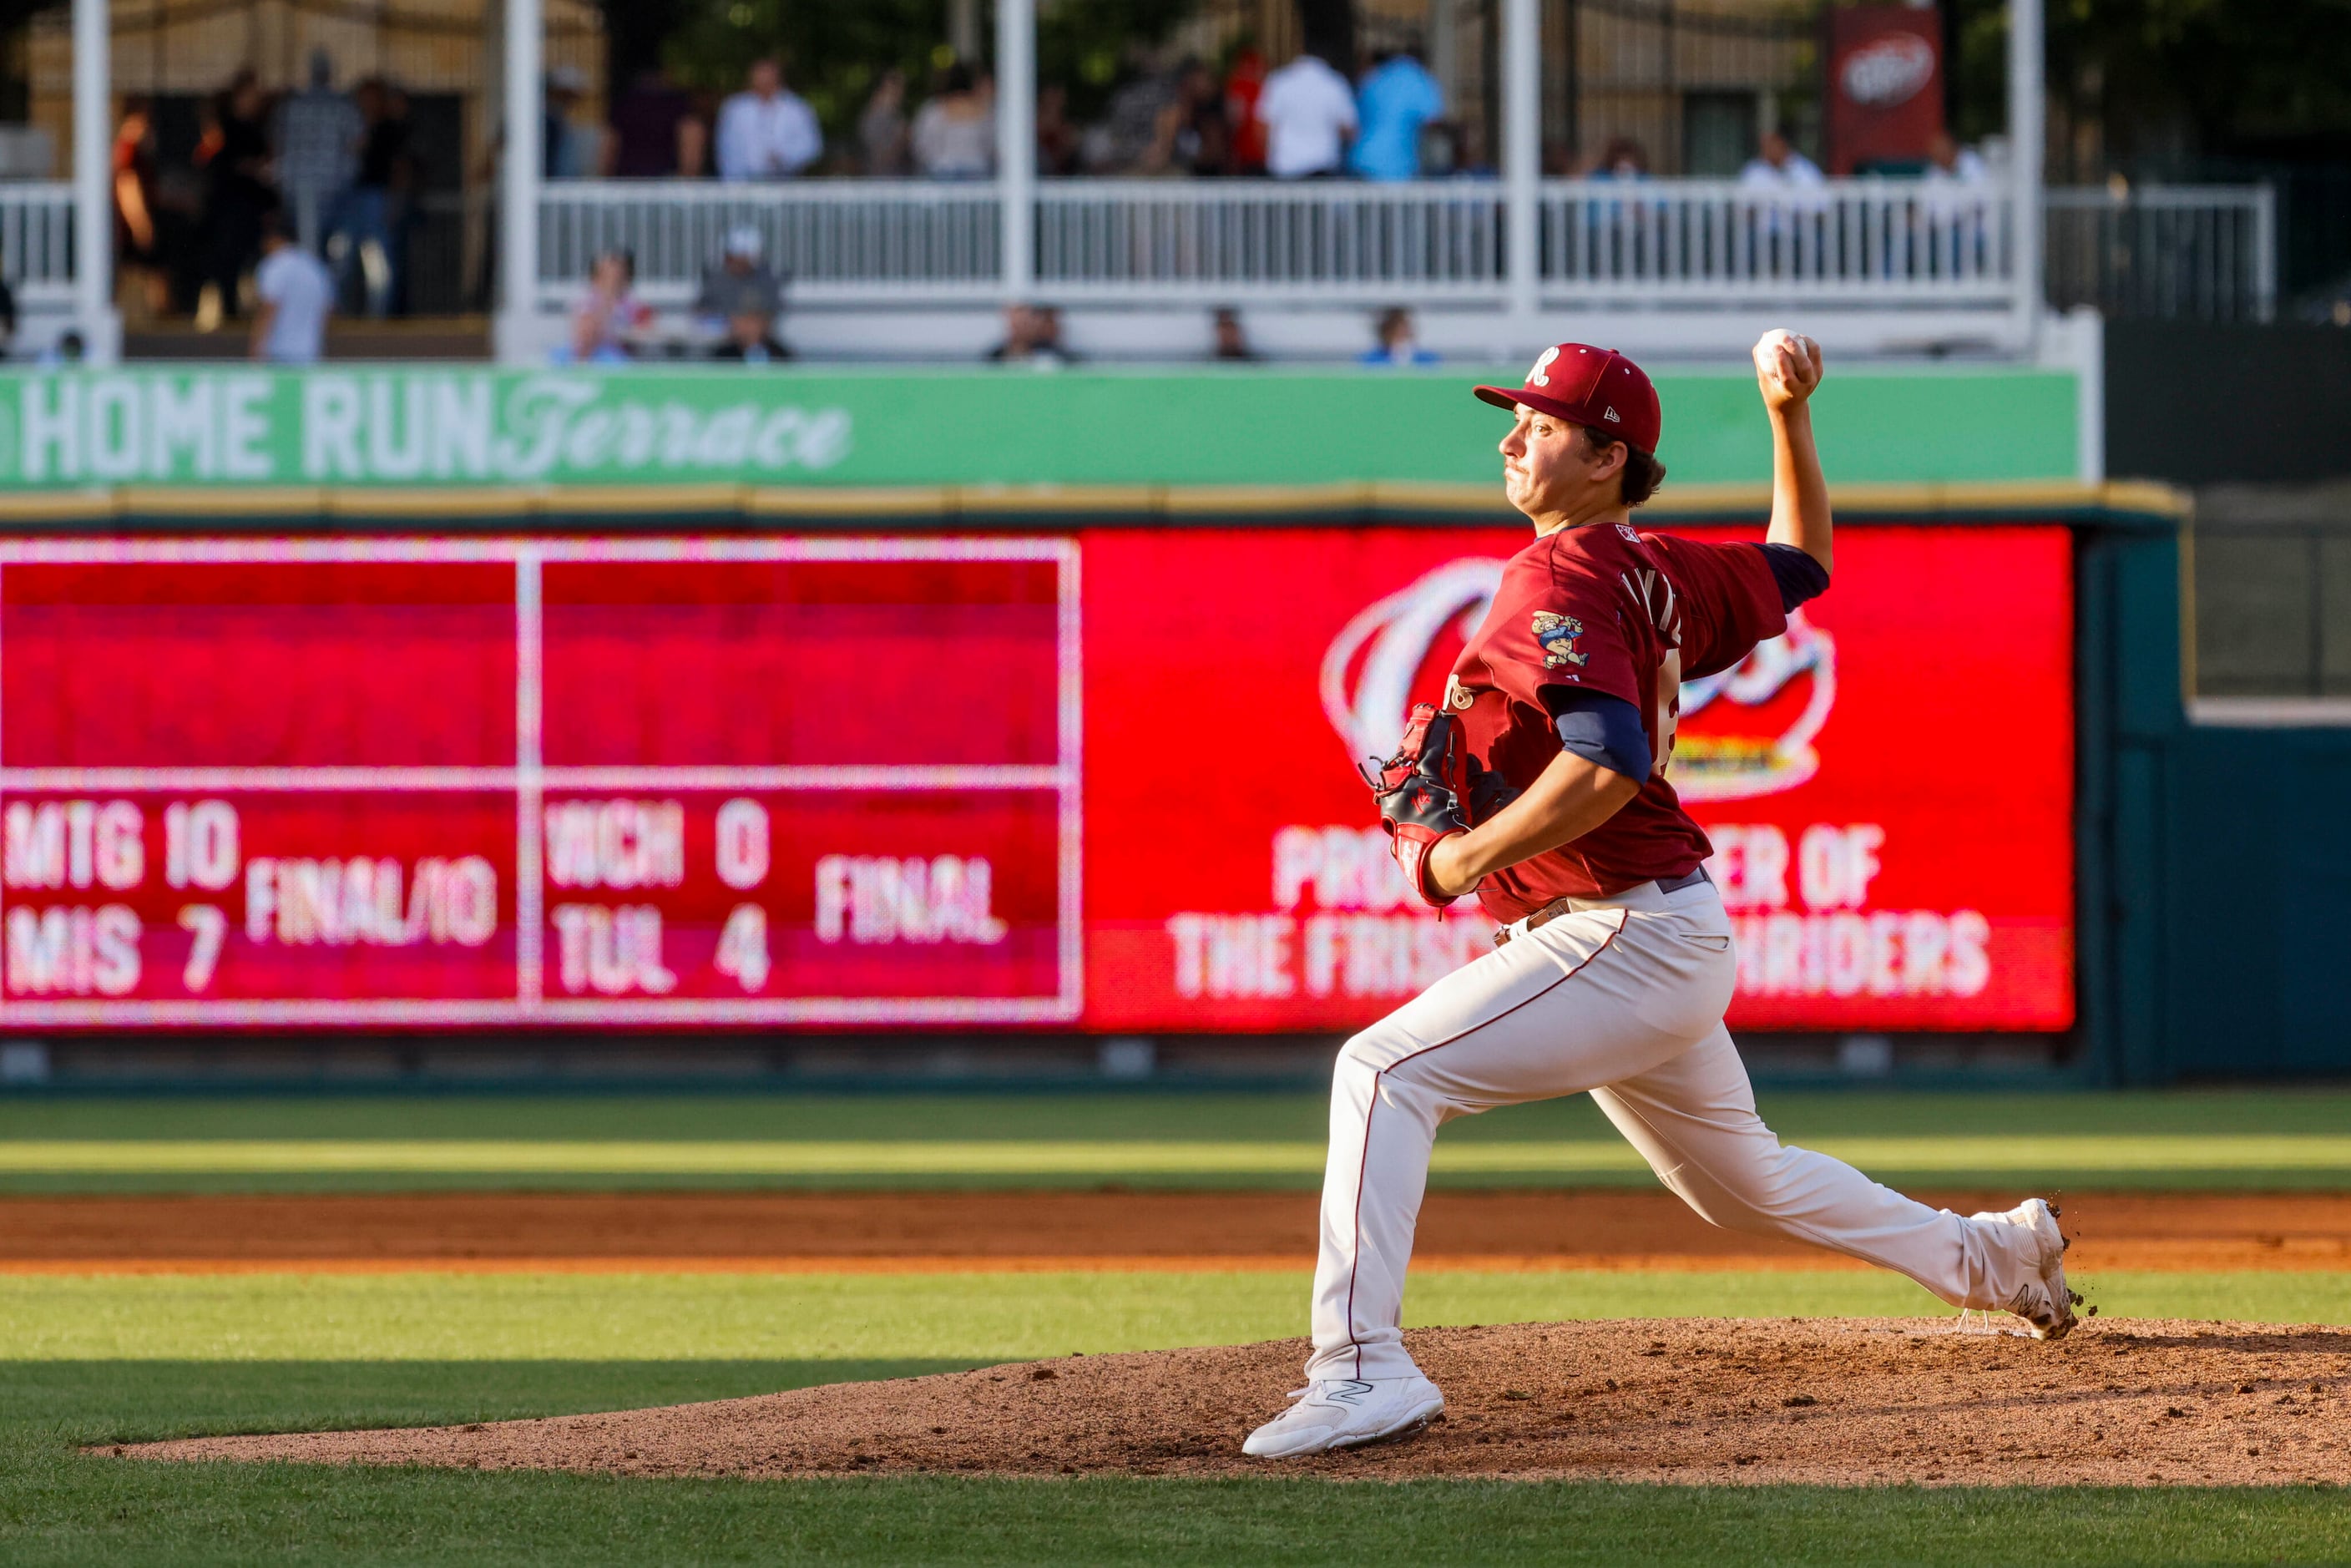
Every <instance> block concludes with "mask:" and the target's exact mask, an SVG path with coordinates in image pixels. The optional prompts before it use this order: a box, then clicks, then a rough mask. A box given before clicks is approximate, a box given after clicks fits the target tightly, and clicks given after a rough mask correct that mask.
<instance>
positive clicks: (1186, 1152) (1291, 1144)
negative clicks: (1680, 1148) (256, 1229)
mask: <svg viewBox="0 0 2351 1568" xmlns="http://www.w3.org/2000/svg"><path fill="white" fill-rule="evenodd" d="M1808 1146H1812V1147H1815V1148H1818V1149H1820V1150H1821V1151H1822V1152H1823V1153H1825V1154H1830V1155H1835V1156H1837V1157H1838V1158H1840V1159H1844V1160H1846V1161H1849V1162H1851V1163H1853V1164H1855V1165H1857V1166H1861V1167H1862V1168H1864V1169H1891V1170H1900V1171H1903V1172H1906V1173H1912V1174H1918V1173H1943V1174H1949V1175H1952V1176H1976V1175H1983V1176H2001V1175H2010V1176H2013V1175H2021V1174H2027V1173H2035V1172H2044V1171H2053V1170H2063V1171H2110V1172H2114V1173H2116V1174H2119V1175H2133V1176H2147V1175H2154V1174H2162V1175H2174V1176H2179V1177H2180V1178H2182V1180H2183V1182H2192V1181H2193V1180H2194V1179H2196V1178H2199V1177H2205V1176H2220V1175H2226V1174H2228V1173H2230V1172H2233V1171H2248V1170H2252V1171H2294V1172H2326V1171H2351V1134H2311V1133H2300V1134H2269V1135H2262V1136H2251V1135H2245V1134H2073V1135H2066V1136H2042V1137H2033V1136H2018V1137H2000V1136H1983V1135H1971V1134H1967V1135H1948V1136H1938V1135H1936V1134H1924V1133H1919V1134H1903V1135H1899V1136H1893V1137H1853V1136H1847V1137H1834V1138H1824V1139H1821V1140H1819V1141H1818V1142H1817V1143H1814V1144H1812V1145H1808ZM1324 1152H1325V1151H1324V1146H1323V1145H1322V1144H1321V1143H1316V1142H1305V1141H1279V1142H1277V1141H1266V1142H1256V1141H1212V1140H1204V1139H1186V1140H1167V1141H1152V1140H1135V1139H1129V1140H1116V1141H1113V1140H1099V1139H937V1140H913V1139H907V1140H896V1139H854V1140H827V1139H791V1140H780V1139H778V1140H750V1139H734V1140H722V1139H708V1140H692V1139H661V1140H630V1139H593V1140H588V1139H490V1138H429V1139H394V1138H219V1139H214V1138H156V1139H106V1138H23V1139H14V1140H5V1141H0V1174H5V1175H12V1176H63V1175H120V1174H155V1175H172V1174H185V1175H251V1176H270V1175H336V1174H349V1173H391V1174H398V1173H413V1174H417V1175H435V1176H533V1175H612V1176H831V1177H839V1176H942V1177H952V1176H1128V1175H1132V1176H1236V1175H1267V1176H1298V1175H1311V1174H1318V1173H1320V1172H1321V1170H1322V1165H1323V1158H1324ZM1433 1168H1434V1169H1435V1171H1436V1172H1437V1174H1439V1175H1450V1176H1468V1175H1486V1174H1494V1175H1503V1174H1526V1175H1536V1176H1542V1175H1578V1174H1584V1173H1590V1174H1594V1175H1605V1174H1613V1173H1621V1172H1631V1171H1638V1170H1640V1169H1641V1168H1642V1163H1641V1159H1640V1156H1639V1155H1636V1154H1635V1153H1634V1152H1633V1150H1632V1149H1631V1148H1630V1147H1629V1146H1628V1145H1625V1144H1624V1143H1622V1142H1619V1141H1616V1140H1614V1139H1605V1140H1602V1139H1590V1140H1586V1139H1557V1140H1508V1141H1504V1140H1496V1139H1484V1140H1468V1139H1450V1140H1447V1139H1440V1140H1439V1141H1438V1144H1437V1155H1436V1161H1435V1165H1434V1167H1433Z"/></svg>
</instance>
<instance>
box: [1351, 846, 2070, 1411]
mask: <svg viewBox="0 0 2351 1568" xmlns="http://www.w3.org/2000/svg"><path fill="white" fill-rule="evenodd" d="M1737 970H1738V964H1737V959H1736V957H1735V956H1734V955H1733V954H1732V952H1731V949H1730V922H1729V917H1728V916H1726V915H1724V913H1723V909H1722V901H1721V899H1720V898H1719V896H1718V895H1717V894H1716V892H1715V890H1714V887H1713V885H1712V884H1711V883H1697V884H1695V885H1693V886H1690V887H1686V888H1683V889H1681V890H1679V891H1678V892H1675V893H1670V894H1666V893H1660V892H1658V891H1657V886H1656V883H1643V884H1642V885H1641V886H1639V887H1637V888H1635V889H1633V890H1632V891H1631V892H1629V893H1627V894H1624V895H1622V896H1620V897H1617V898H1613V899H1596V900H1593V901H1590V902H1589V903H1583V902H1579V903H1578V904H1577V905H1576V906H1575V908H1574V910H1573V913H1571V914H1567V915H1561V916H1560V917H1558V918H1557V919H1554V920H1552V921H1551V922H1550V923H1549V924H1547V925H1542V926H1540V927H1538V928H1537V929H1536V930H1534V931H1531V932H1530V931H1526V930H1525V929H1524V928H1523V926H1521V927H1520V928H1519V929H1518V930H1517V932H1516V934H1515V935H1514V937H1513V939H1512V940H1511V941H1510V944H1509V945H1508V946H1504V947H1501V948H1499V949H1497V950H1496V951H1495V952H1493V953H1491V954H1489V955H1488V956H1485V957H1482V958H1480V959H1479V960H1478V961H1477V962H1476V963H1474V964H1471V965H1470V966H1468V967H1467V968H1464V969H1460V970H1458V971H1456V972H1455V973H1454V974H1452V975H1449V976H1447V977H1446V978H1444V979H1442V980H1440V981H1438V982H1437V984H1436V985H1434V986H1432V987H1430V988H1428V989H1427V990H1426V992H1424V993H1423V994H1422V995H1421V996H1419V997H1418V998H1415V999H1414V1000H1412V1001H1410V1002H1407V1003H1406V1004H1405V1006H1404V1007H1402V1008H1400V1009H1397V1010H1396V1011H1395V1012H1394V1013H1391V1014H1389V1015H1388V1016H1387V1017H1386V1018H1385V1019H1382V1020H1380V1022H1378V1023H1376V1024H1374V1025H1373V1026H1372V1027H1371V1028H1370V1029H1367V1030H1364V1032H1363V1033H1361V1034H1359V1035H1357V1036H1355V1038H1354V1039H1353V1040H1349V1041H1348V1042H1347V1045H1346V1048H1345V1049H1344V1050H1343V1051H1341V1052H1340V1053H1339V1063H1338V1067H1337V1069H1336V1071H1335V1072H1334V1073H1333V1075H1332V1085H1331V1151H1330V1156H1329V1164H1328V1166H1326V1167H1325V1169H1324V1172H1323V1176H1322V1255H1321V1258H1320V1260H1319V1261H1318V1262H1317V1264H1316V1267H1315V1273H1314V1314H1313V1322H1314V1354H1313V1356H1312V1357H1311V1359H1310V1360H1309V1361H1308V1363H1307V1368H1306V1372H1307V1376H1308V1377H1309V1378H1347V1377H1353V1378H1386V1377H1403V1376H1406V1375H1410V1374H1411V1373H1412V1372H1413V1370H1414V1367H1413V1363H1412V1358H1411V1357H1410V1356H1409V1355H1407V1354H1405V1348H1404V1343H1403V1337H1402V1333H1401V1328H1400V1324H1401V1321H1402V1316H1403V1311H1404V1281H1405V1267H1406V1265H1407V1264H1409V1263H1410V1262H1411V1260H1412V1236H1413V1227H1414V1224H1415V1223H1416V1221H1417V1219H1418V1218H1419V1216H1420V1200H1421V1194H1422V1192H1423V1190H1424V1189H1425V1188H1426V1186H1427V1181H1428V1157H1429V1151H1430V1149H1431V1147H1432V1146H1433V1145H1434V1144H1435V1141H1436V1137H1437V1127H1438V1125H1439V1124H1442V1123H1445V1122H1447V1121H1450V1120H1452V1119H1453V1118H1454V1117H1456V1116H1465V1115H1469V1114H1471V1113H1476V1112H1479V1111H1486V1110H1490V1109H1492V1108H1493V1107H1494V1106H1497V1105H1511V1104H1519V1103H1524V1102H1526V1101H1530V1100H1549V1099H1554V1098H1556V1097H1558V1096H1560V1095H1562V1094H1575V1093H1579V1092H1584V1091H1589V1092H1591V1094H1592V1097H1593V1099H1594V1100H1595V1101H1597V1102H1598V1103H1599V1104H1600V1108H1601V1110H1603V1111H1604V1112H1605V1113H1607V1116H1608V1119H1609V1120H1610V1121H1612V1122H1614V1124H1616V1129H1617V1131H1619V1132H1621V1133H1623V1134H1625V1137H1626V1139H1628V1140H1629V1141H1630V1142H1631V1143H1632V1145H1633V1146H1634V1147H1635V1148H1636V1149H1638V1150H1639V1151H1640V1152H1641V1155H1642V1157H1643V1158H1644V1159H1646V1160H1647V1161H1648V1162H1649V1165H1650V1166H1651V1168H1653V1169H1654V1170H1656V1173H1657V1176H1658V1179H1659V1180H1661V1181H1663V1182H1664V1183H1665V1184H1666V1186H1668V1187H1670V1188H1672V1189H1673V1191H1674V1192H1676V1193H1677V1194H1679V1195H1680V1197H1681V1198H1682V1200H1683V1201H1684V1202H1686V1203H1687V1204H1688V1205H1689V1206H1690V1207H1692V1208H1694V1209H1696V1210H1697V1211H1698V1213H1699V1214H1700V1215H1702V1216H1704V1217H1705V1218H1707V1219H1708V1220H1711V1221H1712V1222H1713V1223H1715V1224H1717V1225H1720V1226H1726V1227H1729V1228H1732V1229H1735V1230H1745V1231H1750V1232H1753V1233H1755V1234H1758V1235H1766V1236H1787V1237H1794V1238H1797V1239H1802V1240H1805V1241H1811V1242H1814V1243H1817V1244H1818V1245H1820V1246H1823V1247H1827V1248H1831V1249H1834V1250H1836V1251H1839V1252H1844V1253H1846V1254H1848V1255H1850V1256H1852V1257H1855V1258H1860V1259H1865V1260H1867V1261H1869V1262H1872V1263H1876V1264H1879V1265H1882V1266H1883V1267H1885V1268H1888V1269H1893V1270H1898V1271H1900V1272H1902V1273H1904V1274H1907V1275H1908V1276H1910V1278H1912V1279H1913V1280H1916V1281H1918V1283H1920V1284H1921V1285H1924V1286H1925V1287H1926V1288H1927V1289H1928V1290H1929V1291H1933V1292H1934V1293H1935V1294H1936V1295H1938V1296H1939V1297H1941V1298H1942V1299H1943V1300H1944V1301H1949V1302H1950V1303H1951V1304H1952V1305H1953V1306H1960V1307H1987V1308H1996V1307H1998V1306H2000V1305H2001V1303H2002V1302H2004V1301H2008V1300H2010V1299H2011V1297H2013V1295H2014V1294H2015V1292H2016V1291H2017V1289H2018V1288H2019V1287H2020V1286H2021V1285H2022V1283H2023V1281H2026V1280H2028V1279H2032V1278H2037V1277H2038V1263H2039V1259H2038V1257H2037V1244H2036V1243H2035V1242H2033V1241H2032V1239H2031V1238H2030V1237H2029V1235H2028V1234H2027V1233H2026V1232H2024V1231H2023V1230H2022V1228H2019V1227H2015V1226H2009V1225H1991V1224H1977V1223H1975V1222H1973V1221H1970V1220H1968V1219H1964V1218H1960V1217H1959V1216H1958V1215H1956V1214H1953V1213H1951V1212H1950V1211H1949V1210H1948V1209H1932V1208H1928V1207H1927V1206H1926V1205H1924V1204H1922V1203H1916V1202H1913V1201H1912V1200H1911V1199H1909V1198H1907V1197H1903V1196H1902V1195H1901V1194H1900V1193H1897V1192H1895V1191H1893V1190H1892V1189H1890V1188H1887V1187H1884V1186H1879V1185H1877V1184H1876V1182H1873V1181H1871V1180H1870V1179H1869V1178H1868V1177H1867V1176H1863V1175H1862V1174H1861V1173H1860V1172H1859V1171H1857V1170H1855V1169H1854V1168H1853V1167H1852V1166H1848V1165H1845V1164H1844V1162H1842V1161H1840V1160H1833V1159H1831V1158H1829V1157H1828V1156H1827V1155H1818V1154H1813V1152H1811V1151H1810V1150H1807V1149H1794V1148H1784V1147H1782V1145H1781V1144H1780V1141H1779V1139H1778V1138H1776V1137H1774V1136H1773V1135H1772V1134H1771V1129H1770V1128H1768V1127H1766V1126H1765V1125H1764V1124H1763V1122H1762V1119H1761V1117H1760V1116H1758V1115H1757V1114H1756V1112H1755V1092H1754V1090H1753V1088H1752V1087H1751V1086H1750V1084H1749V1083H1748V1081H1747V1069H1746V1066H1745V1065H1744V1064H1743V1063H1742V1062H1741V1061H1740V1060H1739V1051H1738V1048H1737V1047H1735V1046H1733V1045H1732V1044H1731V1042H1730V1035H1729V1031H1727V1030H1724V1028H1723V1027H1722V1015H1723V1010H1724V1009H1726V1008H1728V1007H1729V1004H1730V993H1731V987H1732V982H1733V979H1734V977H1735V976H1736V974H1737Z"/></svg>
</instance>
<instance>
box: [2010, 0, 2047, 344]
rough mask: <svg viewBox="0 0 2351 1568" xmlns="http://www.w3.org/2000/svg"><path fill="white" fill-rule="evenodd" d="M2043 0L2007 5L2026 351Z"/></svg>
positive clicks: (2038, 301) (2037, 284)
mask: <svg viewBox="0 0 2351 1568" xmlns="http://www.w3.org/2000/svg"><path fill="white" fill-rule="evenodd" d="M2042 46H2043V21H2042V10H2041V0H2008V140H2009V150H2008V169H2009V180H2010V200H2011V201H2012V202H2013V203H2014V204H2015V206H2014V208H2013V212H2014V214H2015V229H2014V234H2015V236H2016V239H2015V244H2016V249H2015V256H2016V295H2015V301H2016V302H2015V305H2014V307H2013V308H2014V310H2015V312H2016V317H2017V320H2016V328H2017V331H2018V333H2019V335H2020V339H2021V346H2024V347H2030V346H2031V344H2032V339H2033V335H2034V334H2035V333H2037V332H2038V331H2039V330H2040V326H2041V313H2042V300H2043V297H2044V290H2043V283H2042V277H2041V225H2042V212H2041V162H2042V146H2043V127H2042V118H2043V112H2044V110H2045V100H2044V98H2043V82H2042V69H2041V56H2042Z"/></svg>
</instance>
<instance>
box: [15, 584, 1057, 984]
mask: <svg viewBox="0 0 2351 1568" xmlns="http://www.w3.org/2000/svg"><path fill="white" fill-rule="evenodd" d="M1077 591H1078V582H1077V549H1076V546H1075V544H1074V543H1073V542H1072V541H1070V540H1065V539H849V538H838V539H778V540H733V539H728V540H675V539H654V540H556V539H549V540H480V541H459V540H435V539H400V540H394V539H387V540H299V539H287V540H257V541H250V542H246V541H198V540H86V541H68V540H54V541H16V542H13V543H10V544H8V545H6V546H5V549H0V839H5V842H4V843H0V946H5V987H4V988H0V1017H5V1018H6V1019H9V1020H10V1021H11V1022H16V1023H24V1024H32V1025H42V1026H65V1027H73V1026H95V1027H137V1026H142V1025H148V1026H166V1027H182V1026H190V1025H199V1026H201V1025H229V1026H248V1027H249V1026H256V1025H259V1026H267V1025H278V1024H325V1025H336V1024H347V1025H369V1024H449V1025H463V1024H511V1023H528V1022H532V1021H545V1022H549V1023H585V1024H593V1023H618V1024H642V1025H660V1024H664V1023H680V1024H692V1023H710V1024H762V1023H768V1024H792V1023H841V1024H856V1023H868V1022H892V1021H909V1022H919V1021H940V1022H971V1023H986V1022H998V1023H1005V1024H1020V1023H1055V1022H1068V1021H1072V1020H1074V1019H1075V1018H1076V1016H1077V1013H1078V1009H1079V1006H1080V1000H1081V947H1080V939H1079V929H1078V919H1079V888H1078V879H1079V874H1080V867H1079V863H1078V853H1079V847H1080V846H1079V840H1078V831H1079V824H1080V821H1081V803H1080V800H1079V787H1080V779H1079V768H1078V758H1079V746H1080V742H1081V735H1080V709H1079V705H1078V701H1077V695H1078V682H1079V663H1078V661H1079V657H1080V650H1079V646H1078V641H1077V639H1078V619H1077Z"/></svg>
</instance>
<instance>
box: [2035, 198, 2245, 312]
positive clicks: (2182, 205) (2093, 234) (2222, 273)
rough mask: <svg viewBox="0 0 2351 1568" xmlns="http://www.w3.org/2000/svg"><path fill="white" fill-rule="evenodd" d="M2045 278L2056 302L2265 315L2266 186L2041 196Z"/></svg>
mask: <svg viewBox="0 0 2351 1568" xmlns="http://www.w3.org/2000/svg"><path fill="white" fill-rule="evenodd" d="M2043 210H2044V211H2045V212H2046V213H2047V214H2048V218H2047V230H2046V245H2045V250H2046V256H2047V259H2046V262H2045V263H2044V271H2043V277H2044V279H2045V281H2046V284H2047V289H2048V296H2049V300H2050V302H2051V303H2052V304H2053V305H2057V306H2059V307H2061V308H2062V307H2065V306H2072V305H2095V306H2096V307H2097V308H2099V309H2101V310H2103V311H2105V312H2106V313H2107V314H2109V315H2118V316H2158V317H2167V318H2172V319H2181V318H2190V319H2207V320H2255V321H2266V320H2268V319H2270V318H2271V316H2272V315H2273V313H2274V312H2275V310H2276V308H2277V193H2276V192H2275V191H2274V190H2273V189H2272V188H2271V187H2269V186H2267V185H2127V186H2126V185H2077V186H2058V187H2053V188H2052V189H2050V190H2048V191H2046V192H2044V193H2043Z"/></svg>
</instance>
